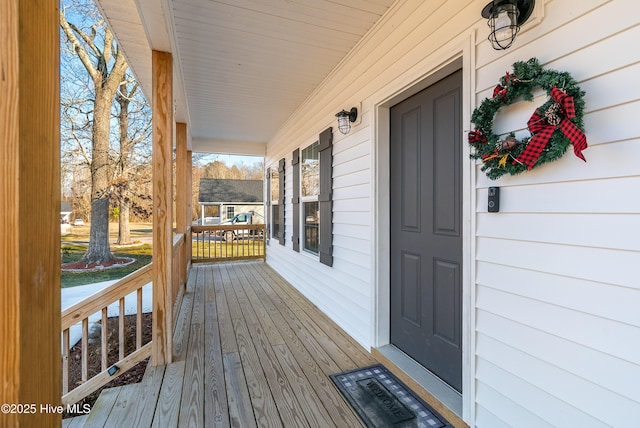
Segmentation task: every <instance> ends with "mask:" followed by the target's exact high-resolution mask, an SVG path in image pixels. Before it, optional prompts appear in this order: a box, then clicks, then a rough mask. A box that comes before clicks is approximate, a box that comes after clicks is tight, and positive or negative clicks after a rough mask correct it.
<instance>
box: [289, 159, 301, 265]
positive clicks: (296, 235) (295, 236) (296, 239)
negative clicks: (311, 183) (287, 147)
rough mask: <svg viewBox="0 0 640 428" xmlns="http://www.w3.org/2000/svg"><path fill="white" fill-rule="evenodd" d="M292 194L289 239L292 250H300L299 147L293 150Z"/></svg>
mask: <svg viewBox="0 0 640 428" xmlns="http://www.w3.org/2000/svg"><path fill="white" fill-rule="evenodd" d="M291 165H292V166H293V170H292V174H293V195H292V196H291V203H292V204H293V213H292V215H293V230H292V231H291V241H292V242H293V250H294V251H298V252H300V149H295V150H294V151H293V159H292V160H291Z"/></svg>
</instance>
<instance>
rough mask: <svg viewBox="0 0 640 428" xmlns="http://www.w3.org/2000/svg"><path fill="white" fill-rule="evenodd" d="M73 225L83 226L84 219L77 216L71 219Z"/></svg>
mask: <svg viewBox="0 0 640 428" xmlns="http://www.w3.org/2000/svg"><path fill="white" fill-rule="evenodd" d="M73 225H74V226H84V220H83V219H81V218H77V219H75V220H74V221H73Z"/></svg>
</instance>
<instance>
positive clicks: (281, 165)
mask: <svg viewBox="0 0 640 428" xmlns="http://www.w3.org/2000/svg"><path fill="white" fill-rule="evenodd" d="M284 164H285V161H284V158H282V159H280V163H279V164H278V180H279V181H280V183H279V189H278V190H279V192H280V194H279V195H278V202H279V204H280V209H279V210H278V213H279V219H278V223H280V230H279V231H278V240H279V241H280V245H284V207H285V200H284Z"/></svg>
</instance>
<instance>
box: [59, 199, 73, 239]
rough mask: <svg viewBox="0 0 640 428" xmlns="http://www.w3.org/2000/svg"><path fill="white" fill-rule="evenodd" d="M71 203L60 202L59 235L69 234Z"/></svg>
mask: <svg viewBox="0 0 640 428" xmlns="http://www.w3.org/2000/svg"><path fill="white" fill-rule="evenodd" d="M71 212H72V208H71V202H67V201H62V202H60V233H61V234H62V235H68V234H70V233H71V224H70V223H71Z"/></svg>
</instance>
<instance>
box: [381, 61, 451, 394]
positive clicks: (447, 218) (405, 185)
mask: <svg viewBox="0 0 640 428" xmlns="http://www.w3.org/2000/svg"><path fill="white" fill-rule="evenodd" d="M461 79H462V73H461V72H460V71H458V72H456V73H453V74H452V75H450V76H448V77H446V78H444V79H442V80H441V81H439V82H438V83H436V84H434V85H432V86H430V87H428V88H427V89H425V90H423V91H421V92H419V93H418V94H416V95H414V96H412V97H410V98H408V99H406V100H404V101H402V102H401V103H399V104H397V105H395V106H393V107H392V108H391V139H390V141H391V150H390V176H391V195H390V199H391V213H390V222H391V248H390V252H391V342H392V343H393V344H394V345H396V346H397V347H399V348H400V349H402V350H403V351H404V352H405V353H407V354H408V355H409V356H411V357H412V358H413V359H415V360H416V361H418V362H419V363H420V364H422V365H423V366H425V367H426V368H427V369H429V370H430V371H431V372H433V373H434V374H436V375H437V376H439V377H440V378H441V379H443V380H444V381H445V382H447V383H448V384H449V385H451V386H452V387H454V388H455V389H457V390H458V391H460V390H461V388H462V346H461V343H462V322H461V321H462V320H461V318H462V311H461V308H462V301H461V296H462V293H461V287H462V277H461V266H462V224H461V209H462V199H461V198H462V189H461V182H462V180H461V174H462V171H461V167H462V159H461V156H462V147H461V137H460V135H461V132H462V131H461V129H462V128H461V126H462V125H461V87H462V80H461Z"/></svg>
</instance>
